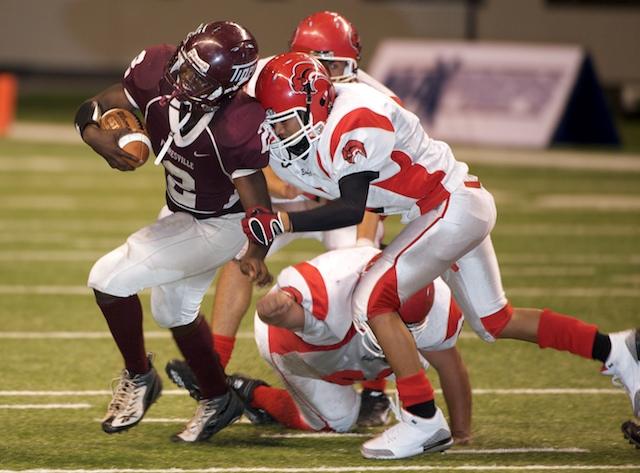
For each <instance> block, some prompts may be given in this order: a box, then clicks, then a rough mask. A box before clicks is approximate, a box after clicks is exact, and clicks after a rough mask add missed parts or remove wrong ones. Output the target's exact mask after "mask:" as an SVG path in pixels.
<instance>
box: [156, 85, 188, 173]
mask: <svg viewBox="0 0 640 473" xmlns="http://www.w3.org/2000/svg"><path fill="white" fill-rule="evenodd" d="M165 97H167V96H166V95H165ZM168 100H169V99H167V103H168ZM189 118H191V112H189V113H186V114H185V116H184V117H183V118H182V120H180V121H179V122H178V130H179V129H180V128H182V127H183V126H184V125H186V123H187V122H188V121H189ZM174 134H175V132H174V131H170V132H169V136H168V137H167V139H166V140H165V142H164V144H163V145H162V148H161V149H160V152H159V153H158V155H157V156H156V159H155V161H154V162H153V164H155V165H156V166H158V165H160V163H161V162H162V158H164V155H165V154H167V151H168V149H169V146H171V143H173V135H174Z"/></svg>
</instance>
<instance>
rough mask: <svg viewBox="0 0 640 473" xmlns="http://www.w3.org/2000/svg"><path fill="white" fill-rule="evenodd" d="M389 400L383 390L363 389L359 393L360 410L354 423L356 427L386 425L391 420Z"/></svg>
mask: <svg viewBox="0 0 640 473" xmlns="http://www.w3.org/2000/svg"><path fill="white" fill-rule="evenodd" d="M390 413H391V402H390V401H389V398H388V397H387V395H386V394H385V393H384V392H383V391H373V390H371V389H363V390H362V393H361V394H360V412H359V413H358V420H357V421H356V425H357V426H358V427H379V426H381V425H387V424H388V423H389V421H390V420H391V417H390V415H389V414H390Z"/></svg>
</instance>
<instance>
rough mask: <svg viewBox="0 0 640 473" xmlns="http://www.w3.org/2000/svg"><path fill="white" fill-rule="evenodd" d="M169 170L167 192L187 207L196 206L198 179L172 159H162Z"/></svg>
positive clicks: (192, 207)
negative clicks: (171, 160)
mask: <svg viewBox="0 0 640 473" xmlns="http://www.w3.org/2000/svg"><path fill="white" fill-rule="evenodd" d="M162 165H163V166H164V167H165V169H166V170H167V173H168V174H167V192H168V193H169V196H170V197H171V200H173V201H174V202H175V203H176V204H178V205H180V206H181V207H185V208H187V209H195V208H196V194H195V192H193V191H195V190H196V181H195V179H193V177H191V175H190V174H189V173H188V172H187V171H185V170H184V169H180V168H179V167H177V166H176V165H175V164H173V163H172V162H170V161H166V160H165V161H162Z"/></svg>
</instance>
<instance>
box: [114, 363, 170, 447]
mask: <svg viewBox="0 0 640 473" xmlns="http://www.w3.org/2000/svg"><path fill="white" fill-rule="evenodd" d="M148 359H149V366H150V370H149V371H148V372H147V373H145V374H137V375H134V376H131V375H130V374H129V372H128V371H127V370H126V369H125V370H122V373H121V374H120V377H119V378H116V379H115V380H114V381H117V383H114V386H115V387H114V388H113V397H112V398H111V402H110V403H109V406H108V407H107V413H106V415H105V416H104V418H103V419H102V430H104V431H105V432H106V433H108V434H113V433H116V432H122V431H124V430H127V429H130V428H131V427H133V426H135V425H136V424H137V423H138V422H140V421H141V420H142V418H143V417H144V414H145V413H146V412H147V409H149V407H150V406H151V404H153V403H154V402H155V401H156V400H157V399H158V398H159V397H160V393H161V392H162V380H161V379H160V376H159V375H158V372H157V371H156V369H155V368H154V367H153V364H152V363H151V360H152V355H151V354H149V355H148Z"/></svg>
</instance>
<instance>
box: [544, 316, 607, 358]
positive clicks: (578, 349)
mask: <svg viewBox="0 0 640 473" xmlns="http://www.w3.org/2000/svg"><path fill="white" fill-rule="evenodd" d="M597 332H598V327H596V326H595V325H593V324H588V323H586V322H583V321H582V320H578V319H576V318H574V317H570V316H568V315H563V314H559V313H557V312H553V311H551V310H550V309H544V310H543V311H542V314H541V315H540V323H539V324H538V346H539V347H540V348H554V349H556V350H561V351H568V352H571V353H573V354H575V355H579V356H582V357H584V358H589V359H591V353H592V350H593V341H594V340H595V337H596V333H597Z"/></svg>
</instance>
